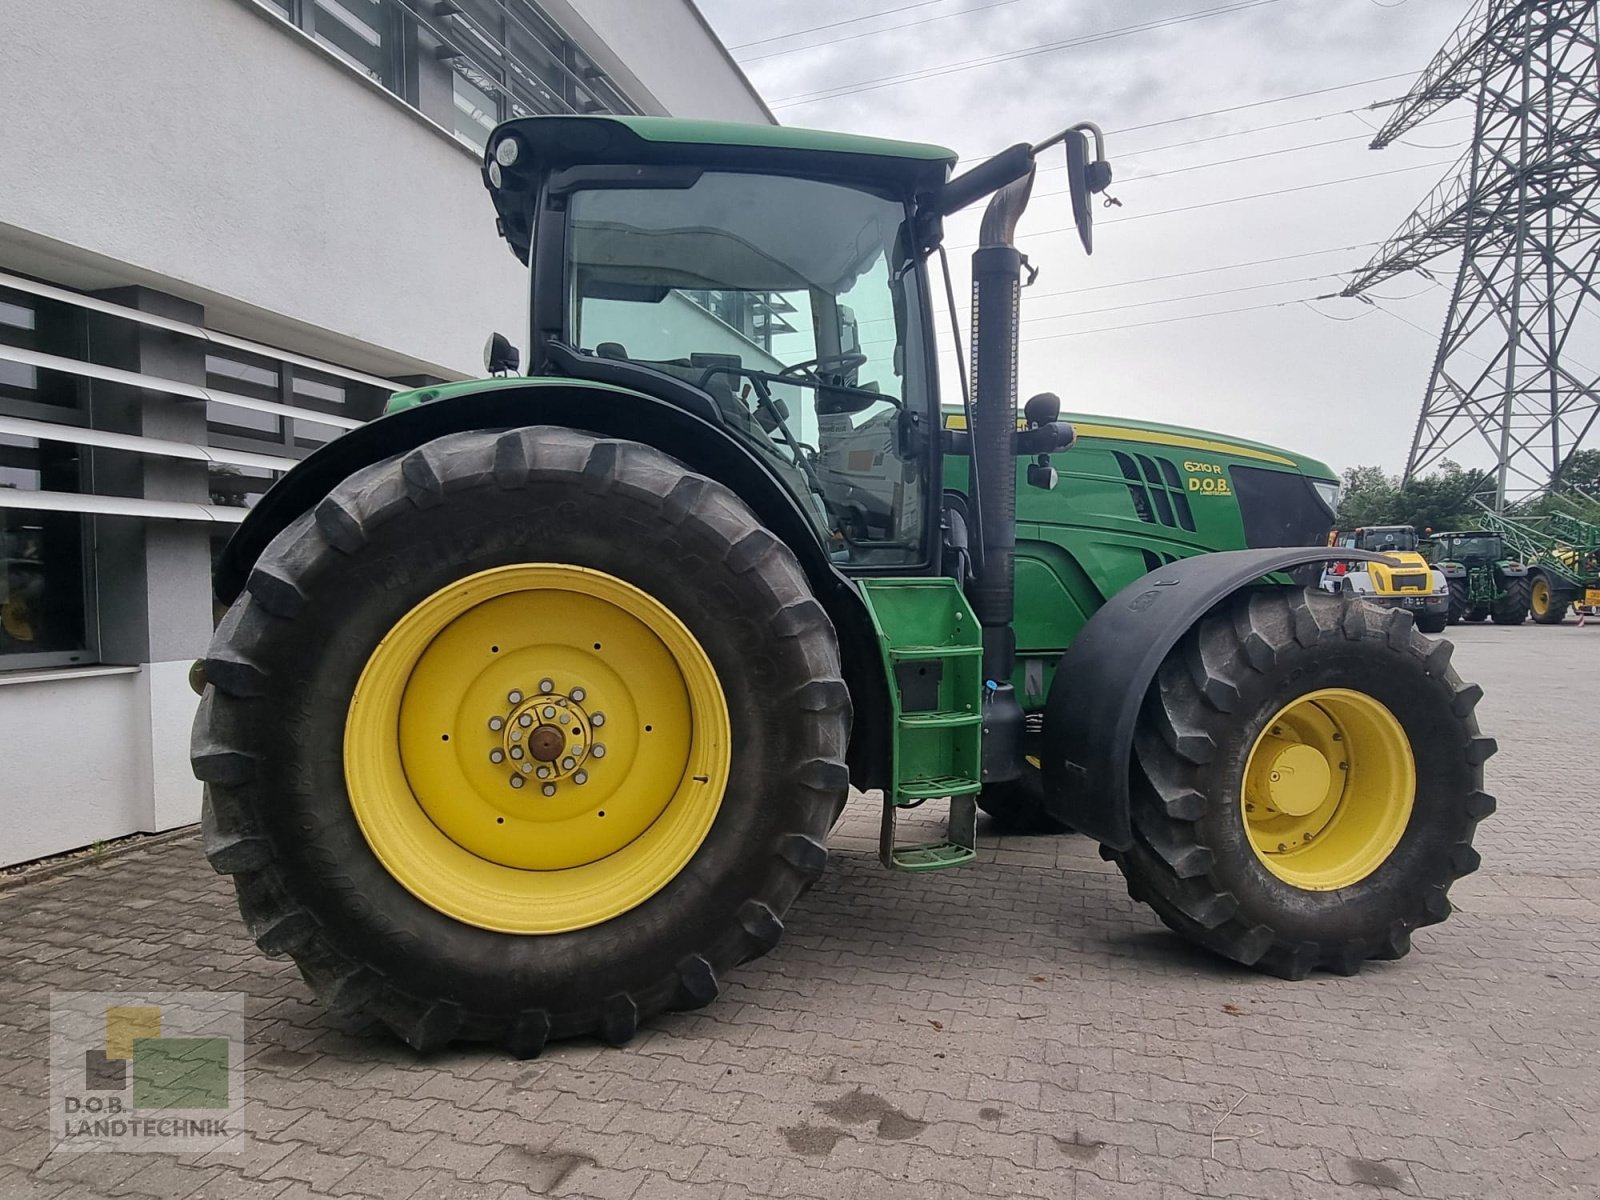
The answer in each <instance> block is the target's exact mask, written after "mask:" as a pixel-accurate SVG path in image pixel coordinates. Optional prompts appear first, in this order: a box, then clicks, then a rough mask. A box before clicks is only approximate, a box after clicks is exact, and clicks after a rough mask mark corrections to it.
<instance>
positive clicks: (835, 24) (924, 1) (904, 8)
mask: <svg viewBox="0 0 1600 1200" xmlns="http://www.w3.org/2000/svg"><path fill="white" fill-rule="evenodd" d="M945 2H946V0H918V3H916V4H902V5H901V6H900V7H899V8H886V9H884V10H883V11H882V12H875V13H868V14H867V15H866V16H864V17H846V18H845V19H844V20H842V21H829V22H828V23H827V24H826V25H813V26H811V27H810V28H809V29H793V30H790V31H789V32H788V33H775V34H773V35H772V36H771V37H764V38H757V39H756V40H755V41H753V42H740V43H739V44H738V45H736V46H729V47H728V49H729V50H748V49H749V48H750V47H751V46H764V45H766V44H767V43H768V42H781V41H785V40H786V39H788V38H792V37H800V36H802V35H804V34H807V33H817V32H819V31H821V30H823V29H837V28H839V26H841V25H859V24H860V23H861V22H862V21H871V20H873V19H874V18H876V17H892V16H893V15H894V14H895V13H901V12H910V11H911V10H912V9H914V8H929V7H931V6H933V5H935V4H944V3H945Z"/></svg>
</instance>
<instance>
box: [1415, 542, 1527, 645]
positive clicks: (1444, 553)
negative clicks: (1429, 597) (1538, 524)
mask: <svg viewBox="0 0 1600 1200" xmlns="http://www.w3.org/2000/svg"><path fill="white" fill-rule="evenodd" d="M1424 550H1425V552H1426V555H1427V559H1428V561H1429V562H1430V563H1432V564H1433V565H1434V566H1435V567H1437V568H1438V569H1439V570H1440V571H1442V572H1443V573H1444V577H1445V579H1446V581H1448V583H1449V584H1450V613H1449V622H1450V624H1452V625H1454V624H1456V623H1457V622H1459V621H1473V622H1477V621H1483V620H1485V619H1492V620H1493V621H1494V623H1495V624H1496V625H1521V624H1522V623H1523V622H1524V621H1526V620H1527V619H1528V606H1529V604H1530V602H1531V600H1532V587H1533V580H1532V579H1531V578H1530V576H1529V573H1528V567H1527V565H1526V564H1525V563H1521V562H1517V561H1514V560H1513V559H1512V558H1511V556H1510V555H1508V554H1507V553H1506V544H1505V539H1504V538H1502V537H1501V536H1500V534H1498V533H1495V532H1494V531H1493V530H1488V529H1467V530H1460V531H1458V532H1455V533H1436V534H1432V535H1431V536H1430V537H1429V538H1428V540H1427V541H1426V542H1425V543H1424Z"/></svg>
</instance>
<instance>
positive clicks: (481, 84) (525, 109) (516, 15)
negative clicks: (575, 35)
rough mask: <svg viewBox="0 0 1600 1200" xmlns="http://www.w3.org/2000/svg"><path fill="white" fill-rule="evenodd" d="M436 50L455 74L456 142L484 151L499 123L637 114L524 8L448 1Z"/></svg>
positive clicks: (490, 0) (518, 1)
mask: <svg viewBox="0 0 1600 1200" xmlns="http://www.w3.org/2000/svg"><path fill="white" fill-rule="evenodd" d="M444 9H449V10H451V11H449V12H447V13H445V15H444V16H443V17H442V22H443V24H442V27H441V30H440V31H441V32H442V33H443V34H444V35H445V36H446V37H447V38H449V39H450V40H449V41H448V43H447V44H446V45H444V46H441V47H440V49H439V52H438V53H439V54H440V55H441V56H443V57H445V58H447V59H448V60H449V62H450V65H451V69H452V71H453V72H454V79H453V99H454V101H455V111H454V123H453V125H452V129H453V131H454V133H455V135H456V136H457V137H458V138H460V139H461V140H462V141H464V142H466V143H468V144H469V145H471V146H473V147H476V148H478V149H482V148H483V145H484V143H485V142H486V141H487V140H488V136H489V131H490V130H491V129H493V128H494V127H495V126H496V125H497V124H499V123H500V122H501V121H506V120H510V119H511V118H512V117H526V116H533V115H536V114H541V113H544V114H548V113H598V112H624V113H625V112H634V111H636V110H635V108H634V106H633V105H631V104H630V103H629V102H628V101H627V99H626V98H625V97H624V96H623V95H622V93H621V92H620V91H618V90H617V89H616V88H615V87H614V86H612V84H611V83H610V81H609V80H608V79H607V78H606V76H605V73H604V72H603V71H602V70H601V69H600V68H599V67H597V66H596V65H595V64H594V63H593V62H592V61H591V60H590V59H589V58H588V57H586V56H585V55H584V54H583V52H582V51H580V50H579V49H578V48H577V47H576V46H575V45H573V43H572V42H571V41H569V40H568V39H567V38H565V37H564V36H562V34H561V31H560V30H559V29H557V28H556V27H555V25H553V24H552V23H551V22H550V21H549V20H548V19H546V17H545V16H544V14H543V13H541V12H540V11H539V9H538V8H536V7H535V6H534V5H532V4H530V3H528V2H527V0H452V3H450V4H449V5H445V6H441V11H443V10H444Z"/></svg>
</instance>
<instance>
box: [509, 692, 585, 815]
mask: <svg viewBox="0 0 1600 1200" xmlns="http://www.w3.org/2000/svg"><path fill="white" fill-rule="evenodd" d="M588 698H589V693H588V692H587V690H585V689H584V688H581V687H572V688H571V689H570V690H566V691H563V690H562V689H561V688H559V687H558V686H557V684H556V682H555V680H553V679H550V678H544V679H541V680H540V681H539V683H538V685H537V687H535V688H533V689H529V690H528V691H526V692H525V691H524V690H523V689H521V688H513V689H512V690H511V691H510V692H508V693H507V694H506V699H505V706H504V711H497V712H495V713H494V715H493V716H491V717H490V718H489V720H488V738H487V741H486V745H487V746H488V758H489V762H490V763H491V764H493V765H494V766H497V767H499V766H505V767H509V768H510V773H509V774H508V775H507V777H506V783H507V784H508V786H510V787H512V788H521V787H523V786H525V785H526V784H527V783H528V782H529V777H530V776H531V777H532V778H533V779H534V780H536V781H538V782H539V783H540V785H541V787H540V792H541V793H542V794H543V795H545V796H550V795H553V794H554V793H553V792H550V791H547V790H545V787H544V786H543V785H546V784H548V785H550V786H551V787H554V788H557V789H559V788H560V786H561V784H563V783H566V782H568V781H570V782H571V783H572V784H575V785H577V786H579V787H581V786H583V785H584V784H586V783H588V782H589V771H590V770H591V769H592V764H591V760H592V759H594V758H595V757H596V751H597V750H598V752H599V755H598V757H604V756H605V753H606V750H605V746H604V744H603V743H597V742H596V741H595V726H596V724H597V723H598V724H600V725H604V724H605V719H606V718H605V713H603V712H600V711H598V710H597V711H595V712H593V713H591V712H590V711H589V710H588V709H587V708H585V707H584V701H585V700H588Z"/></svg>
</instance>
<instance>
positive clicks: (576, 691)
mask: <svg viewBox="0 0 1600 1200" xmlns="http://www.w3.org/2000/svg"><path fill="white" fill-rule="evenodd" d="M588 694H589V693H588V692H586V691H584V690H583V689H582V688H573V689H572V699H573V702H574V703H576V704H582V703H583V698H584V697H585V696H587V695H588Z"/></svg>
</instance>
